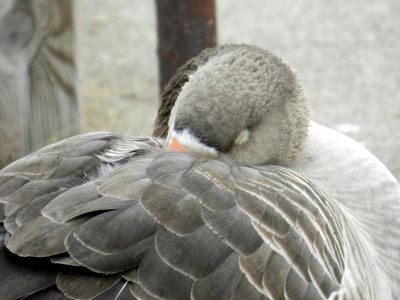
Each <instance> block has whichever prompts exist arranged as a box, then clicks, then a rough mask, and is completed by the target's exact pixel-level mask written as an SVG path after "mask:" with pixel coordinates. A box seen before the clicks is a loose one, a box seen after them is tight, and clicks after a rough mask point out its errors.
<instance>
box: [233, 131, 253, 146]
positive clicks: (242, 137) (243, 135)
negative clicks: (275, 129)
mask: <svg viewBox="0 0 400 300" xmlns="http://www.w3.org/2000/svg"><path fill="white" fill-rule="evenodd" d="M249 139H250V131H249V130H248V129H245V130H242V131H241V132H240V133H239V134H238V136H237V137H236V139H235V141H234V144H235V145H243V144H244V143H246V142H247V141H248V140H249Z"/></svg>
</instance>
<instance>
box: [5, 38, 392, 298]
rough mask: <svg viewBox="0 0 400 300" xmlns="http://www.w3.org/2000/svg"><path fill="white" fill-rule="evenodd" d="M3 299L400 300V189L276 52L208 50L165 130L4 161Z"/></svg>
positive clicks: (164, 116) (184, 73) (172, 85)
mask: <svg viewBox="0 0 400 300" xmlns="http://www.w3.org/2000/svg"><path fill="white" fill-rule="evenodd" d="M0 202H1V206H0V220H1V222H2V223H1V224H2V225H1V231H0V240H1V243H0V244H1V251H0V290H1V299H98V300H99V299H260V300H261V299H363V300H366V299H398V298H399V295H400V271H399V270H400V185H399V183H398V182H397V181H396V179H395V178H394V176H393V175H392V174H391V173H390V172H389V171H388V170H387V168H386V167H385V166H384V165H383V164H382V163H381V162H380V161H379V160H378V159H377V158H375V157H374V156H373V155H372V154H371V153H370V152H369V151H368V150H366V149H365V148H364V147H363V146H362V145H360V144H359V143H357V142H355V141H353V140H352V139H350V138H348V137H346V136H344V135H342V134H340V133H338V132H336V131H334V130H331V129H329V128H327V127H324V126H322V125H319V124H317V123H315V122H312V121H311V120H310V114H309V108H308V102H307V100H306V96H305V93H304V90H303V86H302V84H301V82H300V80H299V79H298V78H297V75H296V74H295V73H294V71H292V70H291V68H290V67H288V66H287V65H286V64H285V63H284V62H283V61H282V60H281V59H280V58H278V57H276V56H275V55H273V54H271V53H270V52H268V51H266V50H264V49H261V48H258V47H255V46H250V45H243V44H240V45H222V46H217V47H215V48H211V49H206V50H204V51H203V52H201V53H200V54H199V55H198V56H197V57H194V58H192V59H191V60H189V61H188V62H187V63H186V64H185V65H183V66H182V67H181V68H180V69H179V70H178V71H177V73H176V74H175V76H174V77H173V78H172V79H171V80H170V82H169V83H168V85H167V86H166V88H165V90H164V92H163V95H162V102H161V105H160V108H159V111H158V115H157V118H156V122H155V127H154V136H153V137H133V136H131V135H127V134H116V133H109V132H94V133H86V134H81V135H78V136H74V137H71V138H68V139H65V140H62V141H60V142H57V143H55V144H52V145H49V146H47V147H45V148H43V149H41V150H38V151H37V152H35V153H33V154H30V155H28V156H26V157H24V158H22V159H19V160H17V161H15V162H14V163H12V164H10V165H9V166H7V167H5V168H4V169H3V170H2V171H1V172H0Z"/></svg>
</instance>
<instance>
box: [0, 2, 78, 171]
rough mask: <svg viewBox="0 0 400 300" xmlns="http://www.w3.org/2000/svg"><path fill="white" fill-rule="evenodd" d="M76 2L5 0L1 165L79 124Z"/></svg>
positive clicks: (0, 11) (0, 52) (0, 15)
mask: <svg viewBox="0 0 400 300" xmlns="http://www.w3.org/2000/svg"><path fill="white" fill-rule="evenodd" d="M72 5H73V4H72V1H71V0H34V1H32V0H27V1H20V0H2V1H1V3H0V167H1V166H4V165H5V164H7V163H9V162H10V161H12V160H14V159H16V158H17V157H20V156H22V155H25V154H27V153H29V152H32V151H33V150H35V149H37V148H39V147H41V146H43V145H45V144H48V143H50V142H52V141H54V140H57V139H60V138H63V137H66V136H69V135H72V134H75V133H77V132H78V130H79V128H80V105H79V101H78V92H77V87H76V66H75V51H74V50H75V49H74V46H75V40H74V37H75V35H74V23H73V6H72Z"/></svg>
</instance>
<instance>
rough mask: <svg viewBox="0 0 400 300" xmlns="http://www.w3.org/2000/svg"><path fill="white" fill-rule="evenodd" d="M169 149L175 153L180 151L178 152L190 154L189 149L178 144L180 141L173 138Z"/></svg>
mask: <svg viewBox="0 0 400 300" xmlns="http://www.w3.org/2000/svg"><path fill="white" fill-rule="evenodd" d="M168 148H169V149H172V150H174V151H178V152H186V153H187V152H190V150H189V149H188V148H186V147H185V146H182V144H181V143H179V142H178V140H177V139H176V138H173V139H172V140H171V142H170V144H169V146H168Z"/></svg>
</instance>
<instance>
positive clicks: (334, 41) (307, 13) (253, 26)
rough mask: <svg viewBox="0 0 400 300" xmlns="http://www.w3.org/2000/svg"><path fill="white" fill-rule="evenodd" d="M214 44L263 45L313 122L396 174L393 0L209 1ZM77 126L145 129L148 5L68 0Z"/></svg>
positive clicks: (150, 77) (399, 24)
mask: <svg viewBox="0 0 400 300" xmlns="http://www.w3.org/2000/svg"><path fill="white" fill-rule="evenodd" d="M216 2H217V14H218V41H219V43H220V44H221V43H248V44H254V45H258V46H261V47H263V48H265V49H269V50H270V51H271V52H273V53H275V54H277V55H278V56H280V57H282V58H283V59H284V60H285V61H286V62H288V64H289V65H291V66H292V67H293V68H294V69H296V70H297V73H298V74H299V76H300V78H302V80H303V82H304V84H305V87H306V90H307V94H308V96H309V98H310V102H311V107H312V116H313V119H314V120H315V121H317V122H320V123H322V124H324V125H327V126H329V127H332V128H335V129H337V130H339V131H342V132H344V133H346V134H347V135H349V136H351V137H353V138H354V139H356V140H358V141H360V142H361V143H362V144H364V145H365V146H366V147H367V148H368V149H370V150H371V151H372V152H373V153H374V154H375V155H376V156H377V157H378V158H379V159H381V160H382V161H383V162H384V163H385V164H386V165H387V166H388V168H389V169H390V170H391V171H392V172H393V173H394V175H395V176H396V177H397V179H400V160H399V159H398V154H399V153H400V151H399V150H400V133H399V125H400V105H399V100H400V89H399V87H400V18H398V16H399V15H400V3H399V2H398V1H397V0H381V1H372V0H368V1H365V0H353V1H345V0H340V1H335V2H332V1H328V0H302V1H296V2H294V1H290V0H282V1H272V0H247V1H241V0H229V1H228V0H217V1H216ZM75 9H76V12H77V32H78V38H79V40H78V43H79V49H78V52H79V60H78V65H79V67H80V83H81V94H82V97H83V99H84V106H85V115H86V124H87V126H86V131H92V130H113V131H121V132H130V133H133V134H136V135H148V134H150V133H151V128H152V125H153V119H154V116H155V114H156V109H157V104H158V93H159V91H158V74H157V71H158V70H157V57H156V23H155V22H156V20H155V7H154V2H153V1H140V0H96V1H94V0H79V1H75Z"/></svg>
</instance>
